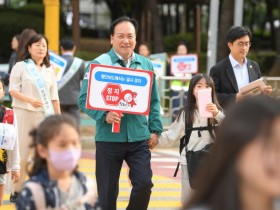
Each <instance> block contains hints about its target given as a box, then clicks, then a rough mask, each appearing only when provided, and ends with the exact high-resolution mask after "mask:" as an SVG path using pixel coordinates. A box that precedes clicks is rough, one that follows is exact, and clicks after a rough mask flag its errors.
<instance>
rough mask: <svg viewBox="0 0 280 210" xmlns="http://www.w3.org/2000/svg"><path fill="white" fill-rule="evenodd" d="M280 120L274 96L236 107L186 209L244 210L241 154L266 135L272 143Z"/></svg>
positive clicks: (252, 99) (242, 102) (226, 122)
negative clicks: (240, 165) (240, 173)
mask: <svg viewBox="0 0 280 210" xmlns="http://www.w3.org/2000/svg"><path fill="white" fill-rule="evenodd" d="M279 117H280V102H279V101H278V100H277V99H275V98H272V97H268V96H263V95H261V96H256V97H253V98H247V99H244V100H243V101H241V102H239V103H237V104H236V105H234V106H233V107H232V109H230V110H229V111H228V112H227V115H226V117H225V119H224V120H223V122H222V123H221V126H220V129H219V131H218V133H217V140H216V144H215V146H214V149H213V150H212V152H211V154H210V156H209V158H208V160H207V163H206V164H205V167H203V168H201V170H200V173H199V174H198V179H199V180H200V181H201V182H200V185H199V186H198V188H197V191H196V192H195V193H194V195H193V197H192V198H191V199H190V200H189V201H188V202H187V203H186V204H185V205H184V207H183V209H188V208H189V207H191V206H197V205H206V206H208V207H209V208H210V209H213V210H225V209H226V210H236V209H241V205H240V198H239V188H238V186H239V176H238V172H237V170H236V160H237V158H238V155H239V154H240V152H241V151H242V150H243V149H244V147H245V146H246V145H248V144H249V143H251V142H253V141H254V140H256V139H257V137H259V136H264V139H265V140H268V139H269V135H271V128H272V125H273V123H274V121H275V120H276V119H277V118H279ZM256 176H257V174H256Z"/></svg>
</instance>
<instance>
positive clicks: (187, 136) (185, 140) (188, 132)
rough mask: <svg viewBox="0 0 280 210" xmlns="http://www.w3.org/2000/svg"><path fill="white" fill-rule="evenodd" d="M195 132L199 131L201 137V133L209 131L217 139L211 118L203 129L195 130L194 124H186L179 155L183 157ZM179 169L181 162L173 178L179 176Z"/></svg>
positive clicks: (197, 128)
mask: <svg viewBox="0 0 280 210" xmlns="http://www.w3.org/2000/svg"><path fill="white" fill-rule="evenodd" d="M185 122H186V120H185ZM215 127H216V126H215ZM195 130H197V131H198V135H199V137H200V136H201V134H200V131H203V130H208V131H209V133H210V136H211V137H212V138H213V139H215V136H214V135H213V130H214V127H213V126H212V124H211V123H210V118H208V119H207V126H203V127H196V128H193V127H192V124H187V123H185V135H184V136H183V137H182V138H181V139H180V147H179V153H180V155H181V153H182V151H183V149H184V148H185V147H186V146H187V145H188V143H189V140H190V136H191V134H192V131H195ZM179 167H180V162H178V163H177V167H176V169H175V172H174V175H173V177H176V176H177V173H178V170H179Z"/></svg>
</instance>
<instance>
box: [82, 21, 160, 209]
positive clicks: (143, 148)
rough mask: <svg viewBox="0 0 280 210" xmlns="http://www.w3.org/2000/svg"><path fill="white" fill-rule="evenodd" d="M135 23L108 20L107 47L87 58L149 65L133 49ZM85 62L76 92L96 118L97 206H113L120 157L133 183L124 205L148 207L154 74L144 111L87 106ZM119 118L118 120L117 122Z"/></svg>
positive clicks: (156, 119)
mask: <svg viewBox="0 0 280 210" xmlns="http://www.w3.org/2000/svg"><path fill="white" fill-rule="evenodd" d="M137 28H138V23H137V21H136V20H134V19H131V18H129V17H126V16H123V17H120V18H118V19H116V20H114V21H113V22H112V24H111V26H110V34H111V35H110V40H111V44H112V48H111V50H110V51H109V52H107V53H104V54H102V55H101V56H99V57H97V58H95V59H94V60H92V61H91V62H90V64H91V63H93V64H103V65H109V66H116V67H126V68H131V69H142V70H146V71H153V66H152V63H151V61H150V60H149V59H147V58H145V57H143V56H141V55H139V54H136V53H135V52H134V49H135V45H136V34H137ZM89 70H90V66H88V67H87V69H86V73H85V77H84V80H83V84H82V89H81V93H80V97H79V107H80V108H81V110H83V111H84V112H85V113H86V114H88V115H89V116H90V117H91V118H93V119H94V120H95V121H96V135H95V145H96V181H97V189H98V201H99V202H100V205H101V208H102V210H116V209H117V197H118V192H119V178H120V172H121V168H122V164H123V161H125V162H126V163H127V165H128V167H129V169H130V171H129V178H130V180H131V184H132V190H131V194H130V196H129V202H128V206H127V208H126V209H127V210H146V209H148V205H149V201H150V196H151V189H152V187H153V183H152V169H151V152H150V150H149V149H153V148H154V146H155V145H156V144H157V142H158V135H160V134H161V132H162V123H161V116H160V97H159V92H158V87H157V82H156V79H155V75H154V76H153V81H152V90H151V98H150V112H149V115H148V116H144V115H138V114H126V113H123V114H122V116H119V115H118V113H116V112H115V111H101V110H89V109H87V108H86V99H87V94H88V81H89V80H88V79H89V78H88V73H89ZM120 122H121V123H120ZM112 123H120V132H119V133H113V132H112Z"/></svg>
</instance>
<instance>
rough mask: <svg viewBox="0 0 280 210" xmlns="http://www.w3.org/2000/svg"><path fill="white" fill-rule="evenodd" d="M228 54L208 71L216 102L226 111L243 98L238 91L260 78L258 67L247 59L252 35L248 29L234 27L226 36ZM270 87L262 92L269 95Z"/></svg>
mask: <svg viewBox="0 0 280 210" xmlns="http://www.w3.org/2000/svg"><path fill="white" fill-rule="evenodd" d="M226 39H227V46H228V48H229V49H230V54H229V56H227V57H226V58H224V59H223V60H222V61H220V62H219V63H217V64H216V65H214V66H213V67H212V68H211V69H210V76H211V77H212V78H213V80H214V82H215V87H216V92H217V95H218V100H219V102H220V104H221V106H222V107H223V108H224V109H225V110H226V109H228V108H229V107H230V106H231V105H233V104H234V103H235V102H236V101H238V100H240V99H242V98H244V95H243V94H241V93H240V92H239V89H240V88H241V87H243V86H245V85H248V84H249V83H250V82H252V81H254V80H257V79H259V78H260V77H261V71H260V67H259V65H258V64H257V63H256V62H255V61H252V60H250V59H248V58H247V54H248V52H249V50H250V47H251V39H252V33H251V31H250V29H249V28H246V27H243V26H234V27H232V28H230V29H229V31H228V32H227V35H226ZM271 91H272V88H271V86H270V85H269V86H266V87H265V88H264V90H263V92H264V93H265V94H266V95H269V94H270V93H271Z"/></svg>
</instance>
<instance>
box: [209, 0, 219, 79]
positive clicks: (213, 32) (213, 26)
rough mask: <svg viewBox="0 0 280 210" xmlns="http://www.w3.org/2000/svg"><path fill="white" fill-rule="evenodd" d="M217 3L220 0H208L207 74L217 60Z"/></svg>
mask: <svg viewBox="0 0 280 210" xmlns="http://www.w3.org/2000/svg"><path fill="white" fill-rule="evenodd" d="M219 4H220V0H210V14H209V29H208V46H207V74H209V73H210V68H211V67H212V66H213V65H215V64H216V60H217V37H218V21H219Z"/></svg>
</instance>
